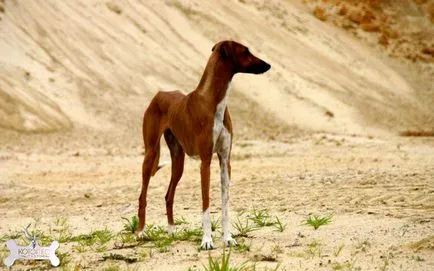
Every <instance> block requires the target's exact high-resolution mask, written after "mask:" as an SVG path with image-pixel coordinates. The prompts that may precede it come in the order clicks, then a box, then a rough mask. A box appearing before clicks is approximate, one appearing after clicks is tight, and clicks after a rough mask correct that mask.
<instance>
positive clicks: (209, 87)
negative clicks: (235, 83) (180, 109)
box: [195, 52, 234, 107]
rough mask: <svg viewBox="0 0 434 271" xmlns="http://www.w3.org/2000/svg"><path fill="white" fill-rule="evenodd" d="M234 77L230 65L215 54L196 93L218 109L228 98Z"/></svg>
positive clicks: (210, 59) (209, 61)
mask: <svg viewBox="0 0 434 271" xmlns="http://www.w3.org/2000/svg"><path fill="white" fill-rule="evenodd" d="M233 76H234V72H233V68H232V67H231V65H230V63H229V62H228V61H223V60H222V59H220V56H219V55H218V53H217V52H213V54H212V55H211V57H210V58H209V60H208V63H207V65H206V67H205V70H204V72H203V75H202V78H201V79H200V82H199V85H198V86H197V88H196V90H195V92H197V93H198V94H199V95H200V96H201V97H203V98H205V101H206V102H209V103H211V104H212V105H213V107H216V106H217V105H218V104H219V103H220V102H221V101H222V100H223V99H224V98H225V97H226V95H227V91H228V89H229V84H230V82H231V80H232V77H233Z"/></svg>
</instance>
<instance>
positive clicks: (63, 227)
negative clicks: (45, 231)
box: [50, 217, 72, 243]
mask: <svg viewBox="0 0 434 271" xmlns="http://www.w3.org/2000/svg"><path fill="white" fill-rule="evenodd" d="M54 225H55V227H54V228H51V227H50V235H53V234H57V237H55V238H54V239H56V240H57V241H59V242H60V243H65V242H69V241H70V240H71V237H72V235H71V231H70V228H69V224H68V219H67V218H65V217H57V218H56V221H55V222H54Z"/></svg>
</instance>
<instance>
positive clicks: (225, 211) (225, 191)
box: [218, 148, 237, 246]
mask: <svg viewBox="0 0 434 271" xmlns="http://www.w3.org/2000/svg"><path fill="white" fill-rule="evenodd" d="M229 151H230V150H229V148H228V149H227V151H226V152H222V153H219V155H218V157H219V161H220V175H221V176H220V178H221V196H222V227H223V242H224V243H225V245H227V246H233V245H236V244H237V242H236V241H235V239H233V238H232V235H231V233H230V231H229V227H230V219H229V184H230V164H229Z"/></svg>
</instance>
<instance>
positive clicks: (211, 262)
mask: <svg viewBox="0 0 434 271" xmlns="http://www.w3.org/2000/svg"><path fill="white" fill-rule="evenodd" d="M230 257H231V249H229V253H228V254H226V250H225V248H223V256H222V258H221V260H219V259H214V258H213V257H212V256H211V254H209V256H208V266H204V268H205V271H244V270H249V269H251V268H249V267H248V266H247V265H246V263H243V264H241V265H237V266H231V265H230Z"/></svg>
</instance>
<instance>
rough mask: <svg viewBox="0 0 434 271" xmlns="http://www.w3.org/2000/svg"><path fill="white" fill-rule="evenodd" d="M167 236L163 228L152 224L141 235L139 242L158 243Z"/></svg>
mask: <svg viewBox="0 0 434 271" xmlns="http://www.w3.org/2000/svg"><path fill="white" fill-rule="evenodd" d="M165 235H166V230H165V229H163V227H161V226H158V227H154V225H152V224H150V225H147V226H146V227H145V229H144V230H143V232H142V233H141V234H140V235H139V241H145V242H146V241H157V240H160V239H162V238H164V236H165Z"/></svg>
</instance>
